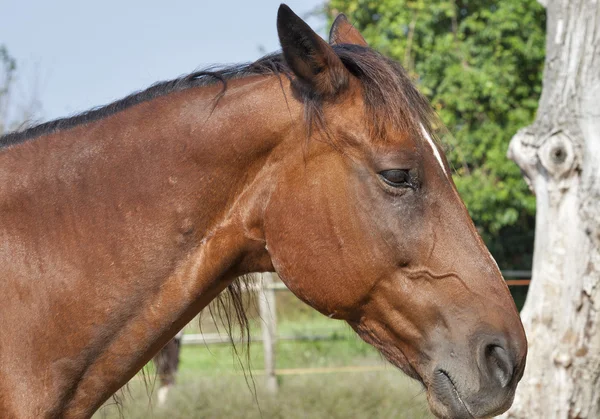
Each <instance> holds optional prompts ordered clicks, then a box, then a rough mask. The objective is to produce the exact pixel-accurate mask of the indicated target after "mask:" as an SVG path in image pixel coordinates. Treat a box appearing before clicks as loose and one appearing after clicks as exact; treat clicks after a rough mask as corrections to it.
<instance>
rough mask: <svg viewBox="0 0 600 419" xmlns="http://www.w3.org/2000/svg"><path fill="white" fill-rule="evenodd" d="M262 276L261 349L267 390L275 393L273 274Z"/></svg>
mask: <svg viewBox="0 0 600 419" xmlns="http://www.w3.org/2000/svg"><path fill="white" fill-rule="evenodd" d="M261 276H262V278H261V279H262V281H261V283H262V289H261V292H260V293H259V299H258V300H259V310H260V318H261V319H262V321H261V326H262V337H263V348H264V355H265V375H266V380H267V390H269V391H270V392H272V393H276V392H277V388H278V385H277V376H276V375H275V344H276V343H277V318H276V313H275V290H274V289H273V287H272V285H273V278H274V276H275V274H272V273H264V274H262V275H261Z"/></svg>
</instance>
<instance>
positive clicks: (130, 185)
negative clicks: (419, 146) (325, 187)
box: [0, 77, 302, 416]
mask: <svg viewBox="0 0 600 419" xmlns="http://www.w3.org/2000/svg"><path fill="white" fill-rule="evenodd" d="M219 89H220V87H219V86H213V87H210V88H195V89H189V90H185V91H181V92H177V93H172V94H170V95H167V96H165V97H161V98H157V99H154V100H152V101H149V102H146V103H142V104H140V105H137V106H135V107H133V108H130V109H128V110H125V111H122V112H120V113H117V114H115V115H113V116H111V117H108V118H106V119H104V120H100V121H97V122H94V123H91V124H88V125H85V126H80V127H76V128H73V129H71V130H69V131H66V132H63V133H60V132H59V133H56V134H53V135H50V136H47V137H42V138H39V139H37V140H35V141H31V142H28V143H24V144H21V145H19V146H16V147H15V149H14V150H12V151H11V152H5V153H2V154H0V163H2V164H0V167H3V168H4V169H5V173H6V174H7V175H8V174H9V173H11V170H13V172H12V173H13V174H16V176H15V179H16V178H18V175H19V174H20V175H21V176H22V179H21V181H20V182H18V184H17V183H16V182H15V183H13V185H12V189H11V188H8V187H4V188H3V189H2V190H0V199H2V198H3V197H7V196H8V197H9V200H10V199H12V198H11V197H15V196H20V195H22V194H25V195H26V196H27V199H26V200H25V201H24V202H23V203H22V206H21V208H20V211H16V212H14V213H13V212H7V213H6V216H4V215H3V221H2V223H3V224H5V226H6V228H5V229H4V233H5V237H6V238H8V240H12V241H13V243H14V245H15V246H20V247H24V248H25V249H27V252H29V251H30V252H31V253H32V254H36V257H37V258H38V261H37V262H38V263H33V264H32V263H31V262H30V261H28V260H25V259H23V260H18V257H17V258H15V255H14V254H12V255H5V254H1V253H0V259H1V258H6V259H5V260H8V258H9V256H10V257H11V261H13V264H12V266H13V267H14V266H15V265H18V268H15V269H13V270H9V271H8V274H7V275H9V276H10V275H12V278H13V280H14V281H15V282H18V283H20V284H21V286H26V287H29V288H28V292H29V293H30V294H31V298H32V300H33V304H31V305H28V306H27V307H35V310H33V309H31V310H30V309H26V308H24V307H23V306H17V305H12V306H11V305H10V304H7V305H4V304H3V307H5V308H6V307H7V306H8V307H11V308H10V309H11V310H13V311H14V312H15V313H14V314H15V316H16V317H18V318H21V319H22V321H25V322H26V324H31V325H32V326H31V327H28V328H24V329H23V328H21V329H19V327H17V326H18V325H12V326H8V327H9V328H12V329H14V330H10V331H9V333H14V334H13V336H15V338H16V337H17V336H16V335H18V334H28V336H24V337H25V338H27V340H26V341H30V340H31V339H34V338H32V336H35V334H36V333H38V334H40V336H44V339H46V340H45V341H44V345H40V348H45V349H44V350H42V349H38V350H35V349H34V352H33V353H32V354H31V359H30V360H29V362H25V364H27V365H30V366H31V367H32V369H33V370H34V371H38V374H39V375H44V374H47V376H48V377H51V378H49V379H48V380H47V381H46V384H45V387H44V388H43V391H42V388H41V387H40V388H38V389H39V390H40V392H39V394H46V395H47V397H49V398H54V400H50V401H48V403H52V404H53V406H54V409H56V411H57V413H60V414H61V415H66V416H69V415H73V416H80V415H81V416H87V415H88V414H91V412H93V410H95V409H96V408H97V407H99V405H100V404H101V403H102V402H103V401H104V400H106V398H108V397H109V396H110V395H111V394H112V393H113V392H115V391H116V390H118V389H119V388H120V387H121V386H122V385H123V384H124V383H125V382H126V381H127V380H128V379H129V378H131V377H132V376H133V375H134V374H135V373H136V372H137V371H138V370H139V369H140V368H141V367H142V366H143V365H144V364H145V363H146V362H148V361H149V360H150V359H151V357H152V355H153V354H154V353H156V352H157V351H158V350H159V349H160V348H161V347H162V346H163V345H164V344H165V343H166V342H167V341H168V340H169V339H170V338H172V337H173V336H174V335H175V333H176V332H177V331H178V330H179V329H180V328H181V327H183V326H184V325H185V324H186V323H187V322H188V321H189V320H191V319H192V318H193V316H194V315H196V314H197V313H198V312H199V311H200V310H201V309H202V308H203V307H205V306H206V305H207V304H208V303H209V302H210V301H211V300H212V299H213V298H215V296H216V295H218V294H219V293H220V292H221V291H222V290H223V289H224V288H225V287H226V286H227V285H228V284H229V283H230V282H231V281H232V280H233V279H234V278H235V277H236V276H238V275H241V274H244V273H246V272H252V271H264V270H272V266H271V262H270V259H269V257H268V254H267V253H266V250H265V248H264V238H263V237H262V236H261V228H260V227H261V214H262V212H261V211H262V208H263V207H264V205H265V203H266V202H267V200H268V199H267V195H268V193H269V176H268V173H267V172H268V167H269V159H270V157H271V154H272V151H273V150H275V149H276V148H277V146H278V145H279V144H280V143H281V141H282V138H284V137H286V136H288V135H291V134H290V132H291V131H292V130H293V129H298V127H301V125H302V124H301V123H298V122H299V120H300V118H301V116H300V115H301V109H300V107H299V105H297V104H293V103H291V104H290V106H291V107H288V108H287V109H288V110H289V112H282V109H286V106H288V105H287V104H286V100H285V98H284V96H283V95H282V91H281V86H280V82H279V81H278V80H276V78H275V77H270V78H265V77H256V78H250V79H248V80H245V79H242V80H237V81H234V82H230V86H229V88H228V90H227V92H226V94H225V95H224V96H223V97H222V98H221V99H220V101H219V102H218V104H217V106H216V107H215V108H214V109H213V106H212V105H213V104H214V102H213V100H214V97H215V95H216V94H217V93H218V91H219ZM292 115H294V116H295V117H296V123H295V124H292V118H291V117H292ZM291 127H296V128H291ZM11 155H12V156H13V157H14V158H13V159H12V160H11V157H10V156H11ZM25 156H26V157H27V159H26V160H24V159H23V157H25ZM17 161H19V163H18V162H17ZM24 161H26V162H27V163H25V164H23V162H24ZM17 163H18V164H17ZM26 173H28V174H27V175H26ZM8 183H9V184H10V182H8ZM4 185H7V182H4ZM11 225H15V226H21V227H22V226H27V228H26V229H25V230H18V229H12V228H11V227H10V226H11ZM40 229H42V230H43V231H40ZM6 248H10V246H6V247H5V249H6ZM27 252H26V253H27ZM0 269H1V268H0ZM37 279H39V281H38V280H37ZM33 283H36V284H37V286H36V287H35V288H34V287H33V285H32V284H33ZM57 288H60V289H61V292H60V293H58V292H56V290H57ZM9 298H10V296H8V297H6V296H5V297H4V299H6V302H7V303H8V299H9ZM2 300H3V297H0V303H3V302H4V301H2ZM65 322H68V323H69V325H70V327H69V328H66V329H65V327H64V324H65ZM0 327H6V326H0ZM59 331H60V332H59ZM34 348H35V345H34ZM0 355H2V354H0ZM0 358H1V357H0ZM61 362H62V364H61ZM61 365H62V366H61ZM28 370H29V369H28ZM23 374H25V372H23ZM25 375H26V374H25ZM36 379H37V378H36V377H29V378H25V379H24V380H23V382H24V383H25V384H23V385H26V386H27V387H28V390H29V391H28V392H31V391H32V388H35V387H36ZM48 382H51V383H53V388H52V390H51V391H48V385H47V383H48ZM37 384H39V383H37ZM38 387H39V386H38ZM0 390H2V388H1V386H0ZM34 391H35V390H34Z"/></svg>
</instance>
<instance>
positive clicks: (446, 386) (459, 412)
mask: <svg viewBox="0 0 600 419" xmlns="http://www.w3.org/2000/svg"><path fill="white" fill-rule="evenodd" d="M435 374H436V376H435V378H434V382H433V385H432V387H433V389H434V394H435V397H436V399H437V401H439V402H440V403H441V404H442V405H443V406H444V407H445V408H446V409H448V410H450V411H451V417H452V418H455V419H475V416H474V415H473V414H472V413H471V411H470V410H469V408H468V407H467V405H466V403H465V402H464V400H463V399H462V397H461V395H460V392H459V391H458V388H457V387H456V384H454V380H452V377H451V376H450V374H448V372H446V371H445V370H443V369H439V370H437V371H436V373H435Z"/></svg>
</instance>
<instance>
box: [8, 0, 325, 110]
mask: <svg viewBox="0 0 600 419" xmlns="http://www.w3.org/2000/svg"><path fill="white" fill-rule="evenodd" d="M280 2H281V1H272V0H227V1H223V0H211V1H206V0H195V1H192V0H170V1H165V0H161V1H157V0H143V1H142V0H102V1H88V0H79V1H76V0H52V1H49V0H0V22H1V23H0V45H2V44H3V45H5V46H6V47H7V49H8V51H9V53H10V54H11V55H12V56H13V57H14V58H15V59H16V60H17V66H18V83H17V88H16V90H15V92H14V93H13V95H12V96H11V102H12V104H13V113H14V112H15V109H17V108H19V107H23V106H28V103H30V101H31V98H32V97H35V98H37V99H38V100H39V103H40V105H41V110H40V112H39V113H38V115H37V117H38V119H39V120H40V121H44V120H51V119H55V118H58V117H64V116H68V115H72V114H74V113H78V112H82V111H85V110H87V109H90V108H92V107H95V106H100V105H104V104H107V103H110V102H112V101H114V100H116V99H119V98H121V97H124V96H126V95H128V94H129V93H132V92H134V91H136V90H141V89H144V88H146V87H148V86H150V85H151V84H153V83H155V82H157V81H162V80H168V79H172V78H175V77H177V76H179V75H181V74H185V73H189V72H192V71H193V70H195V69H198V68H202V67H206V66H208V65H212V64H232V63H238V62H247V61H253V60H255V59H257V58H259V57H260V56H262V55H263V53H264V52H272V51H275V50H277V49H279V43H278V38H277V28H276V17H277V8H278V7H279V4H280ZM286 3H287V4H288V5H289V6H290V7H291V8H292V10H294V11H295V12H296V13H297V14H298V15H300V16H301V17H303V18H305V17H306V16H307V15H309V14H310V12H311V11H314V10H315V9H317V8H319V7H320V6H322V4H323V0H287V1H286ZM306 20H307V22H308V23H309V24H310V25H311V26H312V27H313V29H315V30H316V31H317V32H318V33H320V34H321V35H322V36H324V34H325V33H326V32H328V30H327V28H325V24H326V23H325V20H324V19H323V18H321V17H310V18H308V19H306Z"/></svg>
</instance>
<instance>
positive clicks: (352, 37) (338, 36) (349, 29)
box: [329, 13, 369, 47]
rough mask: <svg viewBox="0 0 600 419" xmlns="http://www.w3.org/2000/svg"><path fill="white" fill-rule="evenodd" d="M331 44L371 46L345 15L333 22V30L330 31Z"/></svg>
mask: <svg viewBox="0 0 600 419" xmlns="http://www.w3.org/2000/svg"><path fill="white" fill-rule="evenodd" d="M329 43H330V44H331V45H339V44H353V45H360V46H363V47H368V46H369V45H368V44H367V41H365V38H363V36H362V35H361V34H360V32H359V31H358V29H356V28H355V27H354V26H353V25H352V23H350V21H349V20H348V18H347V17H346V15H345V14H343V13H340V14H339V15H337V17H336V18H335V20H334V21H333V25H331V30H330V31H329Z"/></svg>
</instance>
